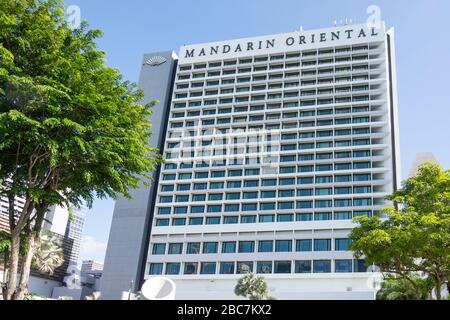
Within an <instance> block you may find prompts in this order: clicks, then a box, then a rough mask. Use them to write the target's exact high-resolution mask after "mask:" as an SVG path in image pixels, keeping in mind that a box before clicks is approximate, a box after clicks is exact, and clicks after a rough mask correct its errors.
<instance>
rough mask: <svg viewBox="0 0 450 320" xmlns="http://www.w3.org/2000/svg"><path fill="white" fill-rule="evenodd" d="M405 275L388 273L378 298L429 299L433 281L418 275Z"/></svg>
mask: <svg viewBox="0 0 450 320" xmlns="http://www.w3.org/2000/svg"><path fill="white" fill-rule="evenodd" d="M409 278H410V280H411V281H408V280H406V279H405V278H403V277H394V276H391V275H388V276H387V278H386V279H385V280H384V281H383V282H382V283H381V288H380V290H379V291H378V292H377V300H427V299H429V297H430V296H431V289H432V286H433V283H432V282H430V281H429V280H428V279H424V278H422V277H420V276H418V275H410V277H409Z"/></svg>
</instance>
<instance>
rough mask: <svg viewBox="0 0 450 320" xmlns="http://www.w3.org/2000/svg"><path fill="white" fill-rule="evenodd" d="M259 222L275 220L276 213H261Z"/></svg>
mask: <svg viewBox="0 0 450 320" xmlns="http://www.w3.org/2000/svg"><path fill="white" fill-rule="evenodd" d="M259 222H261V223H267V222H275V215H273V214H265V215H260V216H259Z"/></svg>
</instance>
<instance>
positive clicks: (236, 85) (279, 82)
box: [174, 71, 380, 99]
mask: <svg viewBox="0 0 450 320" xmlns="http://www.w3.org/2000/svg"><path fill="white" fill-rule="evenodd" d="M304 73H305V74H306V72H304ZM309 73H311V71H309V72H308V74H309ZM376 79H380V78H379V76H378V75H376V74H372V75H371V76H370V77H369V75H368V74H347V75H345V76H340V77H336V76H334V77H330V76H328V75H327V76H326V77H317V76H315V75H313V74H311V75H309V76H308V77H307V76H304V77H303V78H302V80H300V79H299V75H298V73H297V74H289V76H288V77H286V78H285V77H283V75H282V74H277V75H273V74H272V75H269V76H267V75H255V76H253V77H246V78H236V79H235V78H228V79H222V80H208V81H200V82H198V81H197V82H186V83H179V84H177V88H178V89H179V90H178V91H174V96H175V97H176V96H177V95H178V94H183V93H187V92H186V91H192V92H191V93H194V97H195V94H197V95H198V96H201V95H202V94H200V92H203V88H205V87H208V88H206V90H205V95H206V96H211V95H217V94H221V95H223V94H233V93H242V92H250V91H262V90H270V91H272V90H282V89H283V88H284V89H285V90H289V89H298V88H299V87H312V88H309V90H310V91H314V94H327V93H329V92H327V91H326V90H329V89H333V86H335V87H336V88H335V93H337V94H339V93H346V92H351V91H355V92H357V91H361V90H367V88H366V87H367V86H368V84H367V81H368V80H376ZM352 82H366V83H365V84H364V83H360V84H358V85H352ZM250 83H252V84H251V85H250ZM340 83H342V85H339V84H340ZM318 85H319V86H324V85H325V86H324V88H321V89H318V91H315V90H316V89H315V88H314V86H318ZM351 86H352V87H354V88H355V90H350V87H351ZM362 86H364V88H362ZM213 87H215V88H213ZM250 88H251V90H250ZM189 89H190V90H189ZM219 89H220V91H219ZM196 92H199V93H196ZM301 92H305V93H306V95H309V94H308V93H310V94H312V93H313V92H308V91H306V90H302V91H301ZM186 97H187V96H180V97H179V98H178V99H183V98H186Z"/></svg>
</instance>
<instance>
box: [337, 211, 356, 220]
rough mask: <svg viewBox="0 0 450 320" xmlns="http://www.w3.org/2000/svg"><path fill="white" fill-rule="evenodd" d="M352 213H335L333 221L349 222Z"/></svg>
mask: <svg viewBox="0 0 450 320" xmlns="http://www.w3.org/2000/svg"><path fill="white" fill-rule="evenodd" d="M351 219H352V212H351V211H337V212H335V213H334V220H351Z"/></svg>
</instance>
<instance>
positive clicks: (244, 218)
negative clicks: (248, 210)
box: [241, 215, 256, 223]
mask: <svg viewBox="0 0 450 320" xmlns="http://www.w3.org/2000/svg"><path fill="white" fill-rule="evenodd" d="M255 222H256V216H254V215H253V216H242V217H241V223H255Z"/></svg>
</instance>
